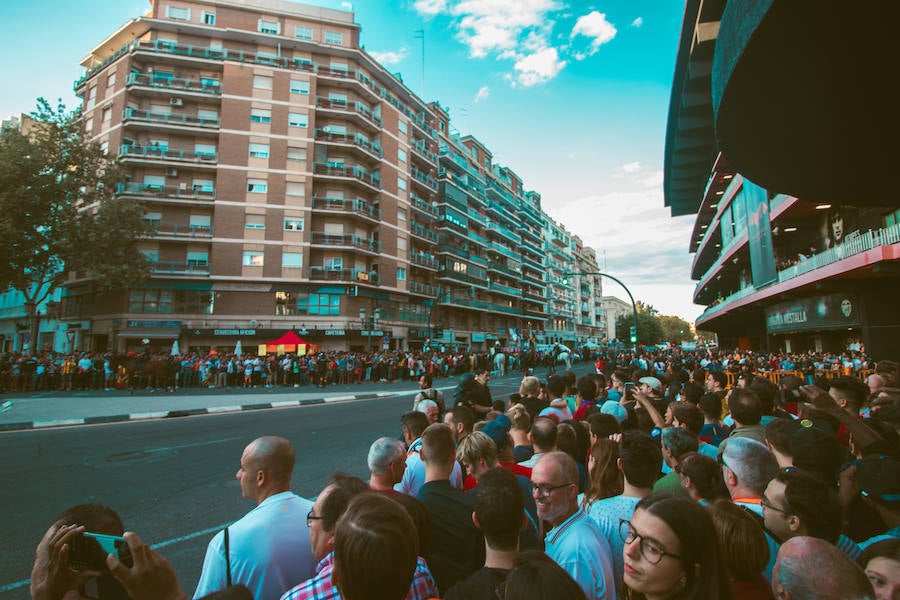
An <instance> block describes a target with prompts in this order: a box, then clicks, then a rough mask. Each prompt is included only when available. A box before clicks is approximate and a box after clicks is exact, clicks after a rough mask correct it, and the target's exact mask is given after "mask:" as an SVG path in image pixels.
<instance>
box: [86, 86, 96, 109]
mask: <svg viewBox="0 0 900 600" xmlns="http://www.w3.org/2000/svg"><path fill="white" fill-rule="evenodd" d="M96 101H97V88H96V87H92V88H91V89H89V90H88V97H87V108H94V103H95V102H96Z"/></svg>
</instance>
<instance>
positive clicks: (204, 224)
mask: <svg viewBox="0 0 900 600" xmlns="http://www.w3.org/2000/svg"><path fill="white" fill-rule="evenodd" d="M190 224H191V231H206V232H208V231H210V229H211V228H212V217H210V216H209V215H191V220H190Z"/></svg>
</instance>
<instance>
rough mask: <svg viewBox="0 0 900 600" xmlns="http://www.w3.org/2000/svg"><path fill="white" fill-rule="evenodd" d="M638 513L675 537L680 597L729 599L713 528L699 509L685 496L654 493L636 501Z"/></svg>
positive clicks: (714, 599)
mask: <svg viewBox="0 0 900 600" xmlns="http://www.w3.org/2000/svg"><path fill="white" fill-rule="evenodd" d="M639 510H645V511H647V512H648V513H650V514H651V515H653V516H654V517H656V518H658V519H660V520H661V521H663V522H664V523H665V524H666V525H667V526H668V527H669V529H671V530H672V532H673V533H674V534H675V537H677V538H678V542H679V544H680V546H681V549H680V550H679V552H678V555H679V557H680V558H679V560H680V561H681V567H682V570H683V571H684V574H685V577H686V579H687V581H686V582H685V585H684V591H683V593H682V594H681V598H686V599H687V598H690V599H697V600H718V599H720V598H731V595H732V594H731V584H730V582H729V581H728V570H727V568H726V567H725V565H724V564H723V563H722V560H721V551H720V549H719V539H718V536H717V535H716V528H715V526H714V525H713V521H712V517H710V516H709V513H708V512H706V510H705V509H704V508H703V507H702V506H700V505H699V504H697V503H696V502H694V501H693V500H691V499H690V498H687V497H686V496H673V495H672V494H666V493H657V494H651V495H650V496H647V497H646V498H644V499H642V500H641V501H640V502H638V504H637V506H636V507H635V512H637V511H639Z"/></svg>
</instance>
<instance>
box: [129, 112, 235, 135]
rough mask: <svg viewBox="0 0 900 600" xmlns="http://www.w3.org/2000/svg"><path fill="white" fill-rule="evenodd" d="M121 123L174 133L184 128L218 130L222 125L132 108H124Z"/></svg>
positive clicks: (214, 120) (216, 121) (212, 121)
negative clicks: (169, 130) (145, 125)
mask: <svg viewBox="0 0 900 600" xmlns="http://www.w3.org/2000/svg"><path fill="white" fill-rule="evenodd" d="M122 122H123V123H124V124H126V125H128V124H148V125H152V126H153V129H174V130H176V131H180V130H184V128H186V127H187V128H195V127H199V128H202V129H207V130H213V131H215V130H216V129H218V128H219V125H220V124H221V123H222V121H221V119H203V118H200V117H194V116H190V115H175V114H172V113H153V112H150V111H147V110H137V109H134V108H126V109H125V113H124V114H123V115H122Z"/></svg>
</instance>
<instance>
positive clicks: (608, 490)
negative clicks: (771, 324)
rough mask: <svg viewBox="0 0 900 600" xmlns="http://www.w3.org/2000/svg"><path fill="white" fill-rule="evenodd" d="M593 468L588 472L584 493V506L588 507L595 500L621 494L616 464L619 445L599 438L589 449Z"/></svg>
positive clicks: (619, 472) (620, 476) (620, 479)
mask: <svg viewBox="0 0 900 600" xmlns="http://www.w3.org/2000/svg"><path fill="white" fill-rule="evenodd" d="M591 457H592V458H593V459H594V467H593V468H592V469H591V470H590V471H589V472H588V476H589V477H588V479H589V482H588V489H587V490H586V491H585V493H584V500H583V502H584V505H585V506H586V507H587V506H590V505H591V503H593V502H594V501H595V500H602V499H604V498H609V497H611V496H618V495H619V494H621V493H622V484H623V482H622V471H621V470H620V469H619V466H618V465H617V464H616V463H617V461H618V460H619V445H618V444H617V443H616V442H614V441H612V440H611V439H609V438H600V439H598V440H597V442H596V443H595V444H594V445H593V447H592V448H591Z"/></svg>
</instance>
